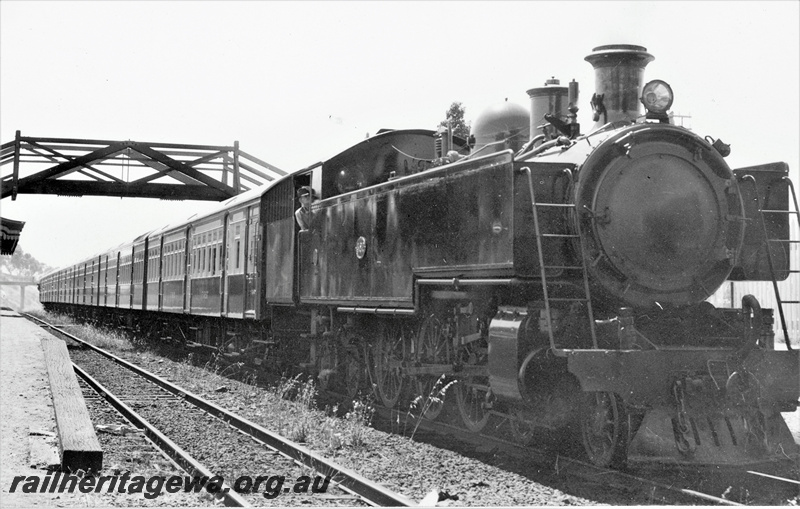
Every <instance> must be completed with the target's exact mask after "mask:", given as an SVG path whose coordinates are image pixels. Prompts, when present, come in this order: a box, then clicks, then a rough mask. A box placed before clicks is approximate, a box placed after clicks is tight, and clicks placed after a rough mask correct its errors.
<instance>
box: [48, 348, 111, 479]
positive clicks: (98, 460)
mask: <svg viewBox="0 0 800 509" xmlns="http://www.w3.org/2000/svg"><path fill="white" fill-rule="evenodd" d="M41 344H42V350H44V359H45V363H46V365H47V376H48V378H49V379H50V391H51V392H52V394H53V410H54V412H55V416H56V427H57V428H58V447H59V453H60V456H61V468H62V470H65V471H72V472H76V471H78V470H84V471H87V472H88V471H90V470H91V471H92V472H95V473H98V472H100V470H101V469H102V468H103V450H102V449H101V448H100V442H99V441H98V440H97V435H96V434H95V430H94V426H93V425H92V420H91V419H90V418H89V410H88V409H87V408H86V402H85V401H84V400H83V393H82V392H81V389H80V387H79V386H78V379H77V378H76V377H75V371H74V370H73V369H72V361H71V360H70V358H69V352H68V351H67V345H66V343H65V342H64V341H62V340H60V339H57V338H42V340H41Z"/></svg>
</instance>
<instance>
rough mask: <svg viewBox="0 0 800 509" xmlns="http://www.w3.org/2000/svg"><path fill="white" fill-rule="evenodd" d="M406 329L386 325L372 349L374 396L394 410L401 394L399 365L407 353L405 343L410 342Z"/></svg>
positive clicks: (401, 377) (394, 325) (396, 324)
mask: <svg viewBox="0 0 800 509" xmlns="http://www.w3.org/2000/svg"><path fill="white" fill-rule="evenodd" d="M411 337H412V336H411V333H410V331H409V330H408V328H407V327H405V326H403V325H401V324H399V323H393V324H390V325H387V326H386V327H385V328H384V330H383V331H382V333H381V335H380V336H379V337H378V340H377V341H376V342H375V345H374V346H373V348H372V355H373V365H374V366H375V371H374V373H375V380H374V384H375V395H376V397H377V398H378V399H379V400H380V401H381V403H383V405H384V406H386V407H388V408H394V407H395V406H396V405H397V403H398V402H399V401H400V395H401V394H402V392H403V375H402V374H401V371H400V363H401V362H402V361H404V360H407V359H406V358H405V352H406V351H407V349H408V348H407V346H406V342H407V341H411Z"/></svg>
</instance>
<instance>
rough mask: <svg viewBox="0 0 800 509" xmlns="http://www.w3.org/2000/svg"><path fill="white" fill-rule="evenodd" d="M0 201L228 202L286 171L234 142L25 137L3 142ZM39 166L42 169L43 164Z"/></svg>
mask: <svg viewBox="0 0 800 509" xmlns="http://www.w3.org/2000/svg"><path fill="white" fill-rule="evenodd" d="M9 163H12V170H11V172H9V173H8V174H4V175H3V176H2V178H1V179H0V199H2V198H6V197H8V196H11V199H12V200H16V198H17V195H18V194H56V195H62V196H84V195H85V196H119V197H123V196H124V197H138V198H160V199H164V200H209V201H222V200H226V199H228V198H231V197H233V196H236V195H237V194H239V193H242V192H244V191H247V190H248V189H251V188H253V187H256V186H260V185H263V184H265V183H267V182H269V181H271V180H274V179H276V178H278V177H281V176H283V175H286V173H287V172H285V171H283V170H281V169H280V168H277V167H276V166H273V165H271V164H269V163H267V162H265V161H262V160H261V159H258V158H257V157H254V156H252V155H250V154H248V153H246V152H244V151H242V150H241V149H240V148H239V142H238V141H237V142H234V144H233V146H212V145H185V144H177V143H148V142H137V141H130V140H128V141H111V140H83V139H69V138H37V137H30V136H21V134H20V131H17V132H16V136H15V138H14V141H11V142H7V143H3V144H2V146H0V166H5V165H7V164H9ZM43 166H44V169H39V170H38V171H36V169H37V168H42V167H43Z"/></svg>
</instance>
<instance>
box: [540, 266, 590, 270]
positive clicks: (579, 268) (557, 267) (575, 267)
mask: <svg viewBox="0 0 800 509" xmlns="http://www.w3.org/2000/svg"><path fill="white" fill-rule="evenodd" d="M544 268H545V269H565V270H583V266H581V265H545V266H544Z"/></svg>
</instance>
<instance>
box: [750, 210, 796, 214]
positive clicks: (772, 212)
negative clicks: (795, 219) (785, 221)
mask: <svg viewBox="0 0 800 509" xmlns="http://www.w3.org/2000/svg"><path fill="white" fill-rule="evenodd" d="M759 212H767V213H770V214H799V213H800V212H797V211H796V210H760V211H759Z"/></svg>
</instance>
